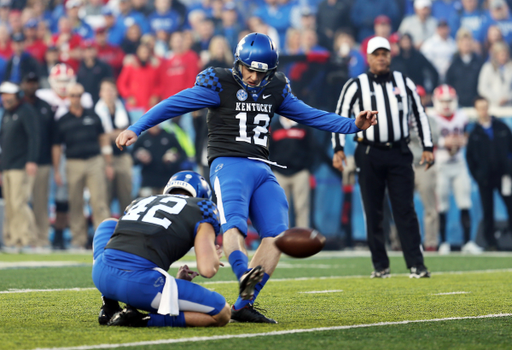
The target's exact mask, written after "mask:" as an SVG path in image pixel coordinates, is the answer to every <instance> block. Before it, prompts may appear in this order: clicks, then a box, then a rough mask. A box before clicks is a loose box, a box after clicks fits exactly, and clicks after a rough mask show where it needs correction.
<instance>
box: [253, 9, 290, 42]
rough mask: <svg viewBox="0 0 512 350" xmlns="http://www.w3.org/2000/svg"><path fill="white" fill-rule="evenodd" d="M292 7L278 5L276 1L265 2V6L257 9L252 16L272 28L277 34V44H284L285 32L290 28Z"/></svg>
mask: <svg viewBox="0 0 512 350" xmlns="http://www.w3.org/2000/svg"><path fill="white" fill-rule="evenodd" d="M291 11H292V6H291V5H290V4H289V3H286V4H280V3H278V1H277V0H266V1H265V6H262V7H259V8H258V9H257V10H256V11H255V12H254V16H257V17H260V18H261V19H262V20H263V22H265V23H266V24H268V25H269V26H271V27H274V28H275V29H276V30H277V32H278V33H279V42H281V43H284V41H285V39H286V30H287V29H288V28H289V27H290V16H291Z"/></svg>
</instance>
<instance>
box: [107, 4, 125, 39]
mask: <svg viewBox="0 0 512 350" xmlns="http://www.w3.org/2000/svg"><path fill="white" fill-rule="evenodd" d="M102 14H103V16H104V17H105V28H106V29H107V41H108V43H109V44H111V45H116V46H119V45H121V42H122V41H123V38H124V35H125V34H126V29H127V28H126V26H125V25H124V22H123V21H121V20H119V19H117V18H116V17H115V16H114V13H113V12H112V10H111V9H110V8H108V7H104V8H103V10H102Z"/></svg>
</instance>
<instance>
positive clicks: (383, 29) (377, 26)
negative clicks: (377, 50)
mask: <svg viewBox="0 0 512 350" xmlns="http://www.w3.org/2000/svg"><path fill="white" fill-rule="evenodd" d="M373 30H374V32H375V34H374V35H370V36H369V37H366V38H365V39H364V40H363V42H362V43H361V54H362V55H363V57H364V61H365V62H366V49H367V48H368V41H370V39H371V38H373V37H376V36H380V37H383V38H386V39H388V40H389V36H390V35H391V19H389V17H388V16H385V15H380V16H377V17H375V20H374V21H373Z"/></svg>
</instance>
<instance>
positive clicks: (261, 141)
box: [235, 112, 270, 147]
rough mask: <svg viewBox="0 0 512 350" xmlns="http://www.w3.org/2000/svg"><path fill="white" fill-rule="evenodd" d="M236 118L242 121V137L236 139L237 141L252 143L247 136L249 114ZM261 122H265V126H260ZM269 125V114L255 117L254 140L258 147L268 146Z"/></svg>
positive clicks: (239, 114) (260, 114) (239, 115)
mask: <svg viewBox="0 0 512 350" xmlns="http://www.w3.org/2000/svg"><path fill="white" fill-rule="evenodd" d="M235 118H236V119H240V135H239V136H237V137H236V140H237V141H242V142H247V143H251V138H250V137H249V136H247V113H245V112H241V113H238V114H237V115H236V117H235ZM261 122H263V123H264V125H259V124H260V123H261ZM269 123H270V116H269V115H268V114H263V113H258V114H256V116H255V117H254V124H255V125H254V136H253V139H254V143H255V144H256V145H259V146H263V147H266V146H267V134H268V124H269ZM262 134H263V135H264V136H263V137H261V135H262Z"/></svg>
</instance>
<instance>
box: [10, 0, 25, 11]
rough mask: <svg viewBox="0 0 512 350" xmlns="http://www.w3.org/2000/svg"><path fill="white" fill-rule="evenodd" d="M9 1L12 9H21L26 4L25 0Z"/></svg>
mask: <svg viewBox="0 0 512 350" xmlns="http://www.w3.org/2000/svg"><path fill="white" fill-rule="evenodd" d="M9 2H10V3H11V9H12V10H20V11H21V10H23V9H24V8H25V6H27V0H15V1H9Z"/></svg>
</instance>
